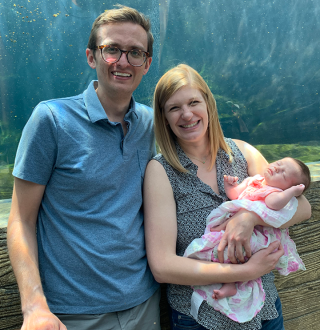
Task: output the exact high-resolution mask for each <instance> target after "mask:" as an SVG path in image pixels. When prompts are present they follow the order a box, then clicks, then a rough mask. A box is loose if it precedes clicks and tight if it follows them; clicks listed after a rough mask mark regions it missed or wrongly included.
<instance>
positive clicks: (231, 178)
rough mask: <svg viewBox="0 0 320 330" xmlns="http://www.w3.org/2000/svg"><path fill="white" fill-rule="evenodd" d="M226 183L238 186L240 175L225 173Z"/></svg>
mask: <svg viewBox="0 0 320 330" xmlns="http://www.w3.org/2000/svg"><path fill="white" fill-rule="evenodd" d="M223 180H224V185H226V184H227V185H230V186H237V185H238V177H237V176H231V175H224V176H223Z"/></svg>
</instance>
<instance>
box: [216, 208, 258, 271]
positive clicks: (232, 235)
mask: <svg viewBox="0 0 320 330" xmlns="http://www.w3.org/2000/svg"><path fill="white" fill-rule="evenodd" d="M260 222H261V219H260V218H259V216H258V215H257V214H256V213H254V212H250V211H247V210H244V209H241V210H240V211H239V212H237V213H236V214H235V215H234V216H233V217H232V218H230V219H229V220H228V221H227V222H225V223H223V224H222V225H220V226H218V227H215V228H212V229H211V231H221V230H225V233H224V234H223V236H222V238H221V241H220V243H219V246H218V258H219V262H221V263H223V262H224V258H223V251H224V249H225V248H226V246H228V258H229V260H230V261H231V262H232V263H234V264H236V263H238V261H237V259H238V260H239V261H240V262H245V260H244V256H243V249H244V250H245V252H246V256H247V257H248V258H250V257H251V248H250V239H251V235H252V232H253V229H254V226H255V225H257V224H260Z"/></svg>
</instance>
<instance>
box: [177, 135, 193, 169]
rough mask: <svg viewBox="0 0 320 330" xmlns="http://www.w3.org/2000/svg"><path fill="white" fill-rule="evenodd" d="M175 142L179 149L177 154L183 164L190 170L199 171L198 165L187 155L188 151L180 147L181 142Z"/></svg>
mask: <svg viewBox="0 0 320 330" xmlns="http://www.w3.org/2000/svg"><path fill="white" fill-rule="evenodd" d="M175 144H176V149H177V155H178V157H179V160H180V163H181V165H182V166H183V167H184V168H185V169H186V170H188V171H190V170H195V171H198V166H197V165H196V164H195V163H194V162H193V161H192V160H191V159H190V158H189V157H188V156H187V155H186V153H185V152H184V151H183V149H182V148H181V147H180V144H179V143H178V142H177V141H175Z"/></svg>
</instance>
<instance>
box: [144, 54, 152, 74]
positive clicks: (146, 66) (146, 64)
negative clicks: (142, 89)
mask: <svg viewBox="0 0 320 330" xmlns="http://www.w3.org/2000/svg"><path fill="white" fill-rule="evenodd" d="M151 62H152V57H148V58H147V60H146V63H145V67H144V71H143V74H144V75H145V74H147V72H148V71H149V68H150V65H151Z"/></svg>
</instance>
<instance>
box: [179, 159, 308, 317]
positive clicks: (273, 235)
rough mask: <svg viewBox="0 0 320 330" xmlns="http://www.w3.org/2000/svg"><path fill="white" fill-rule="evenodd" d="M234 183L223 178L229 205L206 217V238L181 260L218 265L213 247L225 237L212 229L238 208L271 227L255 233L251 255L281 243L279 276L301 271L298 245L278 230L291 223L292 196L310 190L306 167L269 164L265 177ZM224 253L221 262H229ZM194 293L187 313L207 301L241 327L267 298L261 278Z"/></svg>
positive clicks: (289, 163)
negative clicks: (205, 261) (199, 260)
mask: <svg viewBox="0 0 320 330" xmlns="http://www.w3.org/2000/svg"><path fill="white" fill-rule="evenodd" d="M237 180H238V178H237V177H232V176H228V175H225V176H224V187H225V192H226V195H227V197H228V198H229V199H231V200H232V201H229V202H225V203H223V204H221V205H220V206H219V207H218V208H216V209H214V210H213V211H212V212H211V213H210V215H209V216H208V218H207V227H206V231H205V234H204V235H203V236H202V237H201V238H198V239H195V240H193V242H191V244H190V245H189V246H188V248H187V249H186V251H185V254H184V256H186V257H191V258H196V259H202V260H208V261H209V260H210V261H214V262H219V261H218V256H217V247H218V245H219V242H220V239H221V237H222V235H223V232H214V231H213V232H211V231H210V229H211V228H214V227H216V226H219V225H220V224H222V223H223V222H225V221H227V220H228V219H229V218H230V217H231V216H232V215H233V214H235V213H236V212H237V211H239V210H240V209H241V208H245V209H247V210H249V211H254V212H255V213H257V214H258V215H259V216H260V217H261V218H262V219H263V220H264V222H265V223H267V224H269V225H271V226H272V227H262V226H256V227H255V228H254V232H253V234H252V237H251V241H250V246H251V250H252V252H253V253H255V252H257V251H258V250H260V249H262V248H266V247H267V246H269V244H270V243H271V242H273V241H275V240H280V241H281V244H282V245H283V247H284V251H285V255H284V256H282V257H281V258H280V260H279V262H278V264H277V266H276V269H277V270H278V271H279V273H280V274H282V275H288V274H289V273H291V272H293V271H296V270H298V269H303V270H305V266H304V264H303V262H302V260H301V259H300V257H299V255H298V253H297V251H296V246H295V244H294V242H293V241H292V240H291V239H290V237H289V231H288V230H287V229H283V230H281V229H278V227H280V226H281V225H283V224H284V223H286V222H287V221H288V220H290V219H291V218H292V216H293V215H294V213H295V211H296V208H297V200H296V198H295V197H296V196H299V195H301V194H302V193H303V191H305V190H306V189H307V188H308V187H309V185H310V181H311V180H310V171H309V169H308V167H307V166H306V165H305V164H304V163H302V162H301V161H299V160H296V159H294V158H289V157H287V158H283V159H281V160H278V161H276V162H274V163H271V164H269V165H268V167H267V169H266V170H265V172H264V176H263V177H262V176H261V175H255V176H254V177H249V178H247V179H245V180H244V181H243V182H242V183H241V184H239V185H238V183H237ZM226 251H227V250H225V255H224V259H225V262H230V261H229V260H228V256H227V252H226ZM217 286H218V287H217ZM193 289H194V293H193V295H192V301H191V305H192V307H191V311H190V312H191V315H193V316H194V317H195V318H197V313H198V309H199V307H200V304H201V302H202V301H203V300H206V301H207V302H208V304H209V305H211V306H212V307H213V308H214V309H216V310H218V311H220V312H221V313H223V314H225V315H227V316H228V317H230V318H231V319H233V320H235V321H237V322H241V323H242V322H247V321H249V320H250V319H252V318H253V317H254V316H255V315H256V314H257V313H258V312H259V311H260V310H261V308H262V306H263V302H264V299H265V294H264V290H263V287H262V281H261V278H259V279H256V280H254V281H249V282H243V283H242V282H237V283H227V284H223V285H222V286H221V284H220V285H219V284H213V285H207V286H194V287H193ZM212 292H213V294H212Z"/></svg>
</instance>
